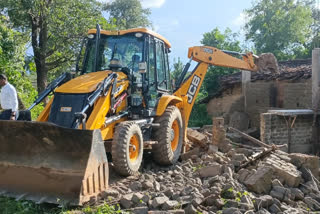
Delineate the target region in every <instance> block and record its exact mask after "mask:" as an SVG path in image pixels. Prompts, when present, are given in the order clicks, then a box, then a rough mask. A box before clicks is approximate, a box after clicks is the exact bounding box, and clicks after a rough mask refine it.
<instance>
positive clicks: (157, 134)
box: [152, 106, 184, 165]
mask: <svg viewBox="0 0 320 214" xmlns="http://www.w3.org/2000/svg"><path fill="white" fill-rule="evenodd" d="M155 123H160V126H159V127H155V128H154V132H153V138H154V140H156V141H158V143H157V144H155V145H153V146H152V155H153V159H154V161H156V162H157V163H159V164H161V165H171V164H174V163H175V162H177V160H178V159H179V156H180V154H181V149H182V144H183V134H184V133H183V122H182V117H181V113H180V111H179V109H178V108H177V107H175V106H169V107H168V108H167V109H166V110H165V112H164V113H163V115H161V116H160V117H158V118H156V120H155ZM174 124H175V125H174ZM173 126H175V127H176V128H177V129H178V130H179V131H176V132H179V133H176V132H175V131H174V128H173ZM177 129H176V130H177ZM172 135H173V136H172Z"/></svg>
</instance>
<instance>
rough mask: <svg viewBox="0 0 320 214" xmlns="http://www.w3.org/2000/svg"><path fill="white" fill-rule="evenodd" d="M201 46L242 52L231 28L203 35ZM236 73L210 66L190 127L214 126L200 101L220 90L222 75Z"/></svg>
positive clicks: (231, 70)
mask: <svg viewBox="0 0 320 214" xmlns="http://www.w3.org/2000/svg"><path fill="white" fill-rule="evenodd" d="M201 44H203V45H206V46H212V47H216V48H218V49H220V50H228V51H235V52H241V45H240V41H239V40H238V34H237V33H233V32H232V31H231V30H230V29H229V28H227V29H226V30H225V31H224V32H221V31H220V30H219V29H218V28H215V29H213V30H212V31H211V32H207V33H205V34H203V39H202V40H201ZM234 72H238V70H237V69H232V68H225V67H215V66H210V67H209V68H208V71H207V74H206V76H205V78H204V80H203V85H202V87H201V89H200V92H199V94H198V96H197V99H196V104H195V105H194V107H193V109H192V112H191V116H190V121H189V126H202V125H205V124H212V120H211V118H210V117H209V116H208V113H207V111H206V104H199V103H198V101H200V100H201V99H203V98H205V97H207V96H208V95H213V94H215V93H217V91H218V89H219V88H220V85H219V78H220V77H221V76H222V75H226V74H231V73H234Z"/></svg>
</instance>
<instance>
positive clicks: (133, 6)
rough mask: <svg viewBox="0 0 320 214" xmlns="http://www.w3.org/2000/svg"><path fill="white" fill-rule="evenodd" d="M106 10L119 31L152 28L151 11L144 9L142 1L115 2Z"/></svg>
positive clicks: (120, 0) (122, 0) (108, 5)
mask: <svg viewBox="0 0 320 214" xmlns="http://www.w3.org/2000/svg"><path fill="white" fill-rule="evenodd" d="M105 10H106V11H107V12H108V13H109V21H110V22H113V21H115V25H116V26H117V28H118V29H129V28H137V27H152V24H151V21H150V20H149V18H148V17H149V15H150V14H151V11H150V9H148V8H147V9H143V8H142V6H141V2H140V0H115V1H112V2H111V3H107V5H106V7H105Z"/></svg>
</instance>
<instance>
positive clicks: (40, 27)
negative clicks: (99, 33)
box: [0, 0, 107, 92]
mask: <svg viewBox="0 0 320 214" xmlns="http://www.w3.org/2000/svg"><path fill="white" fill-rule="evenodd" d="M0 10H1V11H2V13H3V14H7V15H8V16H9V17H10V21H11V22H12V23H13V26H14V27H15V28H16V29H19V30H20V31H21V32H25V33H27V34H29V35H30V37H31V45H32V49H33V53H34V63H35V67H36V73H37V87H38V92H40V91H42V90H44V89H45V87H46V85H47V80H48V73H49V71H50V72H56V71H57V70H59V69H60V70H61V69H62V68H66V67H68V68H69V67H70V65H71V64H72V63H73V61H74V59H75V56H76V54H77V52H78V49H79V45H80V44H81V42H80V41H81V39H82V38H83V36H84V35H85V33H86V32H87V30H88V29H89V28H94V27H95V24H96V23H98V22H102V23H104V24H106V23H107V22H106V21H105V20H104V19H103V17H102V13H101V4H100V3H99V2H97V1H95V0H73V1H69V0H55V1H53V0H31V1H30V0H21V1H16V0H7V1H1V2H0Z"/></svg>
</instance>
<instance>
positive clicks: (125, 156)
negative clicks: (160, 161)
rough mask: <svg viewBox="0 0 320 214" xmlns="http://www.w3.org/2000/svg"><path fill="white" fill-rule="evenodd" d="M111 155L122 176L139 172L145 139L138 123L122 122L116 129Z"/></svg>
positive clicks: (116, 168)
mask: <svg viewBox="0 0 320 214" xmlns="http://www.w3.org/2000/svg"><path fill="white" fill-rule="evenodd" d="M111 154H112V162H113V165H114V168H115V170H116V171H117V172H118V173H119V174H120V175H124V176H129V175H133V174H135V173H137V172H138V170H139V168H140V165H141V162H142V156H143V138H142V132H141V129H140V127H139V126H138V125H137V124H136V123H134V122H122V123H120V124H119V125H118V126H117V127H116V130H115V133H114V136H113V141H112V150H111Z"/></svg>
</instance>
